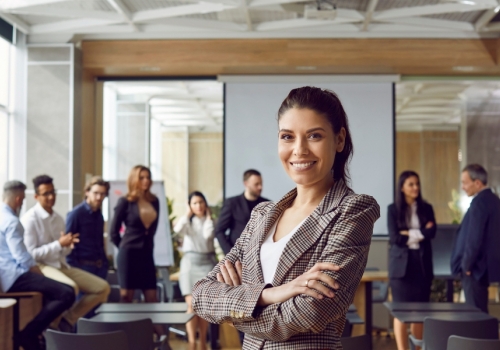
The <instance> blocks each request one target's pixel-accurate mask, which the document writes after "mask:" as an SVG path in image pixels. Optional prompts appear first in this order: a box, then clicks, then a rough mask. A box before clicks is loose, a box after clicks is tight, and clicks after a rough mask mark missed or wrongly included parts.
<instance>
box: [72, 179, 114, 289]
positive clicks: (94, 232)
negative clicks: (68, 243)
mask: <svg viewBox="0 0 500 350" xmlns="http://www.w3.org/2000/svg"><path fill="white" fill-rule="evenodd" d="M108 192H109V182H107V181H104V180H103V179H102V178H101V177H99V176H93V177H92V178H91V179H90V180H89V182H88V183H87V184H86V185H85V199H84V201H83V202H82V203H80V204H78V205H77V206H76V207H74V208H73V210H72V211H70V212H69V213H68V215H67V217H66V232H78V233H80V242H79V243H78V244H77V245H76V246H75V248H74V249H73V250H72V251H71V253H70V254H69V255H68V257H67V258H66V260H67V262H68V263H69V264H70V265H71V266H74V267H77V268H79V269H82V270H85V271H87V272H90V273H92V274H94V275H96V276H99V277H101V278H102V279H106V277H107V275H108V259H107V257H106V251H105V249H104V218H103V216H102V212H101V207H102V202H103V201H104V198H106V196H107V195H108Z"/></svg>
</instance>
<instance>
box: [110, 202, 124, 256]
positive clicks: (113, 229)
mask: <svg viewBox="0 0 500 350" xmlns="http://www.w3.org/2000/svg"><path fill="white" fill-rule="evenodd" d="M127 207H128V200H127V199H126V198H125V197H122V198H120V199H119V200H118V203H117V204H116V207H115V213H114V215H113V220H112V221H111V226H110V227H109V234H110V236H111V241H112V242H113V244H114V245H115V246H116V247H119V246H120V242H121V240H122V238H121V236H120V229H121V228H122V223H123V221H125V218H126V216H127Z"/></svg>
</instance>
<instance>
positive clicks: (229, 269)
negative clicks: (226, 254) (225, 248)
mask: <svg viewBox="0 0 500 350" xmlns="http://www.w3.org/2000/svg"><path fill="white" fill-rule="evenodd" d="M241 276H242V266H241V262H240V261H239V260H238V261H236V264H234V266H233V264H232V263H231V262H230V261H229V260H226V261H225V262H224V265H221V267H220V273H218V274H217V281H219V282H222V283H225V284H228V285H230V286H239V285H240V284H241V279H242V278H241Z"/></svg>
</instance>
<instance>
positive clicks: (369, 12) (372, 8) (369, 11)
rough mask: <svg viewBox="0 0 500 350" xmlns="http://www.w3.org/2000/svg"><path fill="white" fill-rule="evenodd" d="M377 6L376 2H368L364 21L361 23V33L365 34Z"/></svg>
mask: <svg viewBox="0 0 500 350" xmlns="http://www.w3.org/2000/svg"><path fill="white" fill-rule="evenodd" d="M377 4H378V0H370V2H369V3H368V6H367V7H366V12H365V20H364V22H363V27H362V28H361V31H363V32H366V31H367V30H368V26H369V25H370V22H371V20H372V17H373V12H374V11H375V8H376V7H377Z"/></svg>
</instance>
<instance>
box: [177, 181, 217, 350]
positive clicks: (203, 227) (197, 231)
mask: <svg viewBox="0 0 500 350" xmlns="http://www.w3.org/2000/svg"><path fill="white" fill-rule="evenodd" d="M174 231H175V233H178V234H180V235H182V236H183V237H184V241H183V243H182V251H183V256H182V259H181V263H180V266H181V268H180V273H179V287H180V289H181V292H182V295H183V296H184V298H185V300H186V303H187V304H188V311H187V312H188V313H193V306H192V302H191V301H192V297H191V292H192V289H193V286H194V284H195V283H196V282H198V281H199V280H201V279H202V278H204V277H205V276H206V275H208V273H209V272H210V271H212V269H213V268H214V266H215V264H216V263H217V262H216V260H215V250H214V222H213V220H212V216H211V214H210V209H209V208H208V205H207V200H206V199H205V196H204V195H203V193H201V192H198V191H194V192H192V193H191V194H190V195H189V198H188V211H187V213H186V215H184V216H183V217H181V218H180V219H179V221H178V222H177V224H176V225H175V227H174ZM186 329H187V334H188V342H189V349H190V350H195V349H196V333H197V332H198V335H199V339H200V348H201V349H202V350H206V348H207V341H206V340H207V330H208V322H207V321H205V320H204V319H202V318H199V317H198V316H194V317H193V319H192V320H191V321H189V322H188V323H187V325H186Z"/></svg>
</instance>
